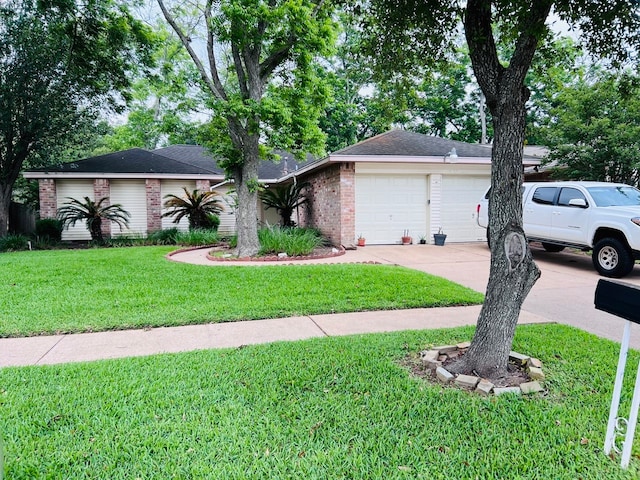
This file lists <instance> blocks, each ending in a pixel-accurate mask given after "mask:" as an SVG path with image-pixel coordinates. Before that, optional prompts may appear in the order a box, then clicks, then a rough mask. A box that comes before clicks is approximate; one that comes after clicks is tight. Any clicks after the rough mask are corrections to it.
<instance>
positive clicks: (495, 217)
mask: <svg viewBox="0 0 640 480" xmlns="http://www.w3.org/2000/svg"><path fill="white" fill-rule="evenodd" d="M524 101H525V100H524V99H523V98H522V97H520V98H514V97H510V98H506V99H504V103H503V104H502V105H501V107H500V109H499V112H495V113H494V117H493V118H494V122H493V127H494V132H495V142H494V146H493V156H492V168H491V185H492V188H491V193H490V195H489V235H490V244H491V267H490V273H489V283H488V284H487V291H486V296H485V301H484V305H483V306H482V310H481V311H480V316H479V317H478V324H477V327H476V332H475V335H474V337H473V341H472V342H471V346H470V347H469V351H468V352H467V354H466V355H465V356H464V357H463V358H462V359H461V361H460V362H457V363H456V364H454V365H453V366H452V367H451V368H452V370H454V371H456V372H460V373H462V372H464V373H472V372H475V373H477V374H479V375H481V376H483V377H486V378H497V377H500V376H502V375H503V374H505V373H506V369H507V365H508V359H509V352H510V350H511V344H512V343H513V337H514V334H515V328H516V324H517V323H518V317H519V315H520V309H521V307H522V303H523V302H524V300H525V298H526V297H527V295H528V294H529V291H530V290H531V288H532V287H533V285H534V284H535V282H536V280H537V279H538V278H539V277H540V271H539V270H538V267H537V266H536V264H535V263H534V261H533V258H532V257H531V251H530V250H529V246H528V243H527V240H526V237H525V235H524V231H523V229H522V181H523V172H522V145H523V142H524V118H525V107H524ZM496 113H498V115H496Z"/></svg>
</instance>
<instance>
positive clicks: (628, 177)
mask: <svg viewBox="0 0 640 480" xmlns="http://www.w3.org/2000/svg"><path fill="white" fill-rule="evenodd" d="M596 75H597V77H596V79H595V81H593V80H588V79H584V80H582V81H581V82H580V83H579V84H577V85H575V86H568V87H566V88H564V89H563V90H562V91H561V93H560V94H559V96H558V97H557V98H556V99H555V101H554V109H553V110H552V116H553V120H552V121H551V123H550V125H549V127H548V130H549V133H548V135H549V146H550V147H551V150H550V154H549V157H548V161H553V162H554V163H555V164H556V165H557V167H556V168H555V171H556V173H557V174H558V175H561V176H562V178H567V179H574V180H599V181H609V182H621V183H628V184H631V185H636V186H637V185H638V184H639V182H640V178H639V173H640V78H639V77H638V76H637V75H635V74H632V73H626V74H623V75H621V76H618V75H615V74H611V73H604V72H597V73H596Z"/></svg>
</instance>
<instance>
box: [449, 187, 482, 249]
mask: <svg viewBox="0 0 640 480" xmlns="http://www.w3.org/2000/svg"><path fill="white" fill-rule="evenodd" d="M489 183H490V179H489V178H488V177H487V176H472V175H469V176H467V175H443V176H442V192H441V195H442V203H441V205H440V222H441V223H442V230H443V232H444V233H446V234H447V242H475V241H478V240H480V241H482V240H484V239H485V236H486V232H485V229H484V228H482V227H479V226H478V224H477V222H476V206H477V205H478V201H479V200H480V198H481V197H482V195H484V193H485V191H486V189H487V187H488V186H489Z"/></svg>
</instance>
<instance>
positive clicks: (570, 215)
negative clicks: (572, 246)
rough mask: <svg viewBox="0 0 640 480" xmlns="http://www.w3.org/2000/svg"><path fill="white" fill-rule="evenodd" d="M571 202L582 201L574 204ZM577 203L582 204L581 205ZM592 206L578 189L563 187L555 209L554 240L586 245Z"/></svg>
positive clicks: (553, 222)
mask: <svg viewBox="0 0 640 480" xmlns="http://www.w3.org/2000/svg"><path fill="white" fill-rule="evenodd" d="M571 200H582V202H575V201H574V202H573V203H574V204H573V205H572V204H571ZM576 203H580V204H579V205H578V204H576ZM589 212H590V206H589V202H588V201H587V198H586V197H585V195H584V194H583V193H582V192H581V191H580V190H578V189H577V188H572V187H562V188H560V194H559V195H558V201H557V205H556V207H555V208H554V209H553V214H552V219H551V222H552V226H553V238H555V239H557V240H562V241H565V242H569V243H576V244H584V243H585V238H586V231H587V223H588V218H589Z"/></svg>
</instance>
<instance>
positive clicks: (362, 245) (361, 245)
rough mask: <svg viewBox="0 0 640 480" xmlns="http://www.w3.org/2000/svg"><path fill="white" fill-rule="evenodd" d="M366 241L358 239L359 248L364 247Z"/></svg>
mask: <svg viewBox="0 0 640 480" xmlns="http://www.w3.org/2000/svg"><path fill="white" fill-rule="evenodd" d="M366 241H367V239H366V238H359V239H358V246H359V247H364V243H365V242H366Z"/></svg>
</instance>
